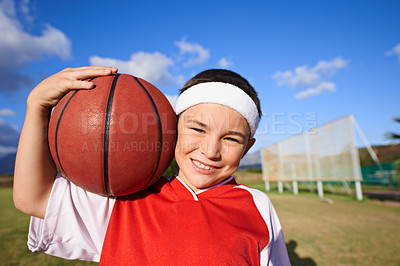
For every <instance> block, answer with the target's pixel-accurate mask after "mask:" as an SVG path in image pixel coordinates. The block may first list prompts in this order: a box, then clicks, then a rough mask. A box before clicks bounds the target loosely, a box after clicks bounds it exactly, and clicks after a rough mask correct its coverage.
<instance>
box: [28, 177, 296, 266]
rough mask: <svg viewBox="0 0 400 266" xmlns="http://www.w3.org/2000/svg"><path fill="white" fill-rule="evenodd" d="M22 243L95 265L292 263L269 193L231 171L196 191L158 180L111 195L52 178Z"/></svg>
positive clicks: (32, 249) (58, 178)
mask: <svg viewBox="0 0 400 266" xmlns="http://www.w3.org/2000/svg"><path fill="white" fill-rule="evenodd" d="M28 246H29V249H30V250H31V251H43V252H45V253H47V254H50V255H54V256H58V257H62V258H66V259H80V260H91V261H100V265H110V264H113V265H115V264H116V265H259V264H261V265H290V262H289V259H288V255H287V251H286V246H285V240H284V238H283V233H282V229H281V225H280V223H279V219H278V217H277V215H276V212H275V210H274V208H273V206H272V204H271V202H270V200H269V198H268V197H267V195H265V193H263V192H261V191H258V190H256V189H253V188H250V187H247V186H244V185H238V184H236V182H235V180H234V179H233V178H232V177H230V178H228V179H226V180H225V181H223V182H222V183H220V184H218V185H216V186H214V187H211V188H208V189H206V190H202V191H200V192H198V193H197V194H195V193H194V192H193V191H192V190H191V189H190V188H189V187H188V186H187V185H186V184H185V183H184V182H182V181H181V180H180V179H179V177H176V178H174V179H172V180H171V181H169V180H168V179H166V178H161V179H160V180H159V181H158V182H156V183H155V184H154V185H152V186H151V187H149V188H148V189H146V190H144V191H141V192H138V193H135V194H133V195H131V196H126V197H121V198H118V199H117V200H115V199H111V198H106V197H102V196H98V195H96V194H93V193H90V192H86V191H84V190H83V189H81V188H79V187H77V186H75V185H74V184H72V183H71V182H69V181H68V180H66V179H64V178H63V177H60V176H58V177H57V179H56V182H55V184H54V187H53V190H52V192H51V195H50V200H49V205H48V207H47V210H46V217H45V219H43V220H42V219H39V218H35V217H32V219H31V224H30V230H29V236H28Z"/></svg>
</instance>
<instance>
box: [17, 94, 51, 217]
mask: <svg viewBox="0 0 400 266" xmlns="http://www.w3.org/2000/svg"><path fill="white" fill-rule="evenodd" d="M49 116H50V109H46V108H43V107H41V106H37V105H34V104H29V101H28V104H27V112H26V117H25V122H24V126H23V129H22V132H21V136H20V140H19V144H18V151H17V158H16V162H15V171H14V194H13V197H14V204H15V206H16V207H17V208H18V209H19V210H21V211H22V212H24V213H26V214H29V215H32V216H36V217H39V218H44V215H45V212H46V207H47V202H48V199H49V196H50V192H51V188H52V186H53V183H54V179H55V176H56V174H57V168H56V166H55V164H54V162H53V160H52V158H51V155H50V150H49V146H48V141H47V129H48V123H49Z"/></svg>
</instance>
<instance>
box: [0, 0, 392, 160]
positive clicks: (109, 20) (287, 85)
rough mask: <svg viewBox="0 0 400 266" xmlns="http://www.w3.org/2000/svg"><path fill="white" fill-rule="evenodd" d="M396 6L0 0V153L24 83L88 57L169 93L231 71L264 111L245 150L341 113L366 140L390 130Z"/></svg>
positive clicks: (20, 108)
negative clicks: (207, 74)
mask: <svg viewBox="0 0 400 266" xmlns="http://www.w3.org/2000/svg"><path fill="white" fill-rule="evenodd" d="M399 14H400V1H382V0H381V1H378V0H377V1H367V0H363V1H361V0H357V1H356V0H347V1H340V0H339V1H294V0H293V1H247V2H244V1H196V2H192V1H88V0H86V1H85V0H84V1H82V0H81V1H74V0H70V1H64V0H63V1H38V0H36V1H32V0H21V1H12V0H0V70H1V71H0V157H1V156H4V155H5V154H6V153H10V152H15V150H16V141H17V139H18V135H19V131H20V130H21V128H22V125H23V119H24V116H25V105H26V98H27V96H28V94H29V92H30V90H31V89H32V88H33V87H34V86H35V85H36V84H37V83H38V82H40V80H42V79H43V78H44V77H47V76H49V75H51V74H53V73H55V72H58V71H60V70H62V69H63V68H65V67H78V66H84V65H91V64H101V65H108V64H111V65H116V66H118V67H119V69H120V72H123V73H130V74H133V75H137V76H139V77H142V78H144V79H146V80H148V81H150V82H151V83H153V84H154V85H156V86H157V87H158V88H159V89H160V90H161V91H162V92H163V93H164V94H166V95H168V97H169V98H170V99H171V101H173V99H174V98H175V97H176V95H177V92H178V89H179V88H180V86H182V84H183V83H184V82H185V81H186V80H188V79H189V78H190V77H191V76H192V75H194V74H197V73H198V72H200V71H202V70H205V69H208V68H228V69H231V70H233V71H235V72H238V73H239V74H241V75H242V76H244V77H245V78H247V79H248V80H249V81H250V83H251V84H252V85H253V86H254V87H255V88H256V90H257V91H258V93H259V96H260V99H261V104H262V110H263V113H264V117H263V119H262V121H261V124H260V127H259V130H258V133H257V134H256V138H257V142H256V145H255V147H254V148H253V149H252V150H251V151H256V150H257V149H259V148H260V147H262V146H266V145H269V144H273V143H275V142H277V141H279V140H283V139H286V138H288V137H290V136H292V135H294V134H298V133H300V132H302V131H305V130H309V129H311V127H314V126H319V125H322V124H325V123H327V122H329V121H331V120H334V119H337V118H339V117H342V116H344V115H347V114H353V115H354V117H355V119H356V120H357V122H358V124H359V125H360V127H361V128H362V130H363V131H364V133H365V135H366V137H367V138H368V140H369V142H370V143H371V144H388V143H389V141H388V140H386V139H385V138H384V134H385V133H387V132H389V131H398V130H399V127H398V125H396V123H395V122H393V120H392V117H394V116H397V117H399V116H400V102H399V99H400V97H399V96H400V93H399V89H400V16H399ZM359 145H360V146H363V144H362V143H359Z"/></svg>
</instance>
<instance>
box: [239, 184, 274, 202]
mask: <svg viewBox="0 0 400 266" xmlns="http://www.w3.org/2000/svg"><path fill="white" fill-rule="evenodd" d="M234 189H239V190H240V191H242V192H243V193H247V194H249V195H251V196H252V197H253V201H254V203H255V204H256V205H257V204H267V205H270V204H271V200H270V199H269V197H268V196H267V194H265V193H264V192H262V191H260V190H258V189H255V188H252V187H249V186H246V185H237V186H235V187H234Z"/></svg>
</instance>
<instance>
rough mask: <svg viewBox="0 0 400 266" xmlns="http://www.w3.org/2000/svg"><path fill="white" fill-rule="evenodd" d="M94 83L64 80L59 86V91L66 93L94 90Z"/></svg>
mask: <svg viewBox="0 0 400 266" xmlns="http://www.w3.org/2000/svg"><path fill="white" fill-rule="evenodd" d="M93 87H94V83H93V82H90V81H87V80H73V79H64V80H63V81H62V83H61V84H60V85H59V86H58V88H59V90H60V91H61V92H63V93H66V92H68V91H70V90H81V89H92V88H93Z"/></svg>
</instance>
